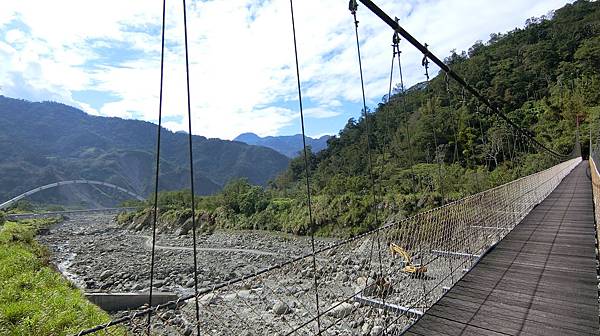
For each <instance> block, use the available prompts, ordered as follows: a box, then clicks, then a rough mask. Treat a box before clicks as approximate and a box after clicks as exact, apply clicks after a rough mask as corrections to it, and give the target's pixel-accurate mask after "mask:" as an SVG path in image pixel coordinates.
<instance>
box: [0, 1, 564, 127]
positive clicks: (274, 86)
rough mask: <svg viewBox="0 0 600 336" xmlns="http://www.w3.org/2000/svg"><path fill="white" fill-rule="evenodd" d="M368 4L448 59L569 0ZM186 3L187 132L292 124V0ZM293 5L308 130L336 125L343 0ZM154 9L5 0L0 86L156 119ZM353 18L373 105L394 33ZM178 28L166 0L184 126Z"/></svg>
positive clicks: (384, 79)
mask: <svg viewBox="0 0 600 336" xmlns="http://www.w3.org/2000/svg"><path fill="white" fill-rule="evenodd" d="M375 2H376V3H377V4H378V5H379V6H380V7H381V8H382V9H383V10H384V11H386V12H387V13H388V14H389V15H390V16H392V17H398V18H399V19H400V24H401V25H402V26H403V27H404V28H405V29H406V30H407V31H408V32H410V33H411V34H412V35H413V36H414V37H415V38H417V40H419V41H421V42H422V43H428V44H429V46H430V47H429V48H430V50H431V51H432V52H433V53H434V54H436V55H437V56H438V57H440V58H444V57H446V56H448V55H449V54H450V51H451V50H453V49H456V50H457V51H461V50H468V48H469V47H470V46H471V45H472V44H473V43H474V42H476V41H478V40H481V41H484V42H485V41H487V40H489V35H490V34H491V33H498V32H506V31H509V30H512V29H514V28H516V27H523V26H524V23H525V20H526V19H528V18H530V17H534V16H535V17H539V16H541V15H545V14H548V13H549V12H550V11H551V10H554V9H558V8H560V7H562V6H564V5H565V4H566V3H567V2H571V1H565V0H527V1H523V0H503V1H497V0H477V1H473V0H406V1H399V0H376V1H375ZM186 9H187V15H188V18H187V21H188V38H189V40H188V44H189V57H190V87H191V97H190V100H191V108H192V133H193V134H197V135H202V136H206V137H209V138H221V139H233V138H234V137H236V136H237V135H238V134H240V133H244V132H253V133H256V134H258V135H260V136H267V135H291V134H298V133H300V131H301V128H300V114H299V107H298V106H299V105H298V95H297V86H296V85H297V84H296V72H295V64H294V45H293V40H292V26H291V15H290V2H289V1H288V0H226V1H225V0H220V1H219V0H212V1H199V0H195V1H192V0H188V1H187V8H186ZM294 10H295V21H296V32H297V39H298V53H299V60H300V79H301V85H302V95H303V104H304V114H305V124H306V132H307V135H310V136H320V135H324V134H337V133H338V132H339V130H340V129H342V128H343V127H344V125H345V124H346V122H347V120H348V119H349V118H352V117H354V118H357V117H358V116H360V113H361V107H362V96H361V88H360V77H359V70H358V60H357V54H356V44H355V36H354V22H353V19H352V15H351V14H350V12H349V11H348V1H347V0H296V1H294ZM161 15H162V1H161V0H127V1H123V0H102V1H100V0H93V1H92V0H53V1H47V0H19V1H1V2H0V94H1V95H5V96H8V97H12V98H20V99H27V100H31V101H46V100H50V101H57V102H61V103H64V104H68V105H72V106H75V107H77V108H80V109H82V110H83V111H85V112H87V113H89V114H92V115H100V116H111V117H121V118H126V119H140V120H146V121H150V122H155V123H156V122H157V121H158V106H159V89H160V85H159V84H160V45H161V40H160V37H161ZM357 15H358V20H359V35H360V43H361V52H362V57H363V70H364V77H365V91H366V97H367V105H368V106H369V107H374V106H376V105H377V103H379V102H380V101H381V100H382V98H383V97H384V95H386V94H387V91H388V85H389V76H390V62H391V57H392V49H391V46H390V45H391V38H392V30H391V28H389V27H388V26H386V25H385V24H384V23H382V22H381V21H380V20H379V18H377V17H376V16H375V15H373V14H372V13H371V12H369V10H368V9H367V8H366V7H365V6H362V5H360V4H359V9H358V13H357ZM183 33H184V30H183V5H182V1H172V0H167V24H166V52H165V82H164V94H163V97H164V98H163V125H164V126H165V127H166V128H168V129H170V130H172V131H182V130H184V131H185V130H187V127H188V119H187V96H186V81H185V79H186V77H185V76H186V74H185V51H184V38H183V36H184V34H183ZM400 48H401V50H402V62H403V71H404V75H405V76H404V77H405V85H407V86H410V85H412V84H415V83H418V82H421V81H423V80H424V79H425V78H424V75H423V74H424V71H423V69H422V67H421V63H420V61H421V58H422V55H420V54H419V52H418V51H417V50H416V49H415V48H414V47H412V46H410V45H409V44H408V43H407V42H406V41H402V42H401V43H400ZM431 70H432V73H435V72H436V71H437V69H435V67H432V69H431ZM397 81H398V74H397V73H396V75H395V81H394V82H395V83H396V82H397Z"/></svg>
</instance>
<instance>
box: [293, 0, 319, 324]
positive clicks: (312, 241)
mask: <svg viewBox="0 0 600 336" xmlns="http://www.w3.org/2000/svg"><path fill="white" fill-rule="evenodd" d="M290 12H291V18H292V34H293V37H294V56H295V61H296V81H297V85H298V105H299V109H300V125H301V127H302V150H303V153H304V171H305V172H306V202H307V207H308V220H309V222H310V223H309V225H310V244H311V248H312V266H313V282H314V286H315V300H316V304H317V330H318V335H320V334H321V318H320V313H319V282H318V280H317V256H316V253H315V229H316V228H315V222H314V219H313V214H312V200H311V188H310V166H309V164H308V151H307V149H306V132H305V128H304V109H303V105H302V86H301V82H300V62H299V61H298V43H297V41H296V21H295V19H294V1H293V0H290Z"/></svg>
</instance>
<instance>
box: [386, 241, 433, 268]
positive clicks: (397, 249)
mask: <svg viewBox="0 0 600 336" xmlns="http://www.w3.org/2000/svg"><path fill="white" fill-rule="evenodd" d="M390 253H392V255H394V254H398V255H400V256H401V257H402V259H404V267H403V268H402V272H405V273H409V274H423V273H425V272H427V267H425V266H421V265H413V263H412V258H411V256H410V254H408V252H407V251H406V250H405V249H403V248H402V247H401V246H400V245H398V244H394V243H390Z"/></svg>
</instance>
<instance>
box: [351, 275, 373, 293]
mask: <svg viewBox="0 0 600 336" xmlns="http://www.w3.org/2000/svg"><path fill="white" fill-rule="evenodd" d="M354 291H355V292H358V291H363V295H366V296H371V295H374V294H375V293H376V292H377V286H376V285H375V279H373V278H366V277H358V279H356V285H355V286H354Z"/></svg>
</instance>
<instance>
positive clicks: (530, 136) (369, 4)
mask: <svg viewBox="0 0 600 336" xmlns="http://www.w3.org/2000/svg"><path fill="white" fill-rule="evenodd" d="M359 1H360V2H362V3H363V4H364V5H365V6H366V7H367V8H369V10H371V11H372V12H373V13H374V14H375V15H377V16H378V17H379V18H380V19H381V20H383V21H384V22H385V23H386V24H387V25H388V26H390V27H391V28H392V29H393V30H394V31H397V32H398V33H399V34H400V35H402V36H403V37H404V38H405V39H406V40H407V41H408V42H409V43H410V44H412V45H413V46H414V47H415V48H417V49H418V50H419V51H420V52H421V53H423V55H425V56H427V57H429V58H430V59H431V60H432V61H433V62H434V63H435V64H436V65H437V66H439V67H440V69H442V70H443V71H444V72H445V73H447V74H448V76H450V77H452V79H454V80H455V81H457V82H458V83H459V84H460V85H461V86H462V87H464V88H465V89H467V91H469V92H470V93H471V94H473V95H474V96H475V97H476V98H477V99H478V100H479V101H481V102H482V103H483V104H484V105H486V106H487V107H488V108H490V109H491V111H492V113H494V114H496V115H497V116H499V117H500V118H502V119H503V120H504V121H506V122H507V123H508V124H509V125H511V126H513V127H515V129H516V130H518V132H519V133H521V134H523V135H524V136H525V137H527V138H528V139H530V140H531V141H532V142H534V143H535V144H536V145H537V146H539V147H540V148H541V149H543V150H544V151H546V152H548V153H550V154H551V155H553V156H556V157H558V158H561V159H564V158H566V157H567V156H568V155H564V154H560V153H558V152H556V151H554V150H552V149H550V148H548V147H547V146H545V145H544V144H542V143H541V142H539V141H538V140H537V139H535V137H534V135H533V134H532V133H531V131H529V130H527V129H525V128H522V127H520V126H519V125H517V124H516V123H515V122H514V121H513V120H512V119H510V118H509V117H507V116H506V115H505V114H504V113H503V112H502V111H501V110H500V108H499V107H498V106H497V105H495V104H492V103H491V101H490V100H489V99H488V98H486V97H485V96H483V94H481V93H480V92H479V91H478V90H477V89H475V88H474V87H473V86H471V85H470V84H468V83H467V81H466V80H465V79H464V78H462V77H461V76H459V75H458V74H457V73H456V72H454V71H453V70H452V69H450V67H448V66H447V65H446V64H445V63H444V62H442V61H441V60H440V59H439V58H438V57H437V56H435V55H434V54H433V53H431V52H430V51H429V49H427V46H426V45H423V44H421V43H420V42H419V41H417V39H415V38H414V37H413V36H412V35H411V34H410V33H408V32H407V31H406V30H404V28H402V27H401V26H400V24H399V23H398V22H396V21H394V19H392V18H391V17H390V16H389V15H387V14H386V13H385V12H384V11H383V10H382V9H381V8H379V7H378V6H377V5H376V4H375V3H373V1H371V0H359Z"/></svg>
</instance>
